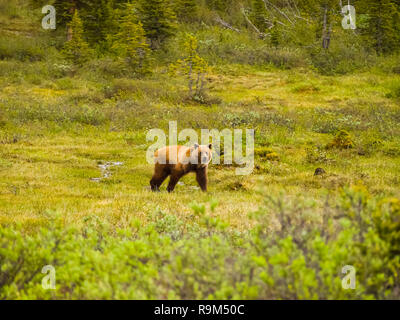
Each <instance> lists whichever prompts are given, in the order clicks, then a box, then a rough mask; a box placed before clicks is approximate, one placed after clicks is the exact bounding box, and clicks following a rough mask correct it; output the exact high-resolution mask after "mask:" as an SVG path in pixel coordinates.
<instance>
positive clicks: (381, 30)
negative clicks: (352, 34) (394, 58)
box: [362, 0, 400, 54]
mask: <svg viewBox="0 0 400 320" xmlns="http://www.w3.org/2000/svg"><path fill="white" fill-rule="evenodd" d="M363 4H364V7H362V9H363V10H365V12H366V13H367V15H368V27H367V28H365V29H364V30H363V34H364V36H365V37H366V38H367V40H369V42H370V43H371V45H372V46H373V47H374V48H375V50H376V52H378V53H379V54H381V53H388V52H390V51H393V50H398V49H399V47H400V43H399V41H400V14H399V8H398V6H397V5H396V4H395V3H394V1H391V0H366V1H364V2H363Z"/></svg>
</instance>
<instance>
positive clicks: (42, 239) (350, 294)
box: [0, 186, 400, 299]
mask: <svg viewBox="0 0 400 320" xmlns="http://www.w3.org/2000/svg"><path fill="white" fill-rule="evenodd" d="M399 203H400V201H399V199H377V198H374V197H372V196H371V195H370V194H369V193H368V192H367V191H366V190H365V188H363V187H359V186H355V187H352V188H348V189H344V190H343V192H342V196H341V198H340V201H339V202H337V203H336V205H331V206H326V207H325V208H322V210H316V206H315V204H312V203H311V204H310V203H308V202H304V201H302V200H301V199H288V198H282V197H280V198H272V197H269V196H266V201H265V205H263V206H262V207H260V209H259V210H258V211H257V212H254V213H252V214H251V217H252V219H253V220H254V227H253V228H252V229H251V230H249V231H244V232H239V231H235V230H232V229H231V228H229V225H228V224H227V223H225V222H224V221H222V220H221V219H219V218H218V216H216V215H215V213H214V209H215V207H216V206H217V202H216V201H212V202H211V203H210V204H209V206H208V205H204V204H199V203H196V202H193V203H192V204H191V207H192V209H193V214H192V215H189V216H187V217H185V218H181V219H179V218H177V217H176V216H175V215H170V214H168V213H165V212H162V211H160V210H156V211H155V213H154V214H152V215H150V216H148V222H147V223H145V224H144V223H143V222H139V221H138V220H136V219H134V218H133V219H132V220H131V221H130V223H129V225H130V226H129V227H127V228H124V229H113V228H111V227H110V226H109V225H108V224H106V223H104V222H102V221H101V220H100V219H99V218H97V217H96V216H88V217H86V218H85V219H84V221H85V226H84V227H83V228H82V229H79V230H78V229H74V228H71V227H69V226H66V225H64V224H63V222H62V221H63V220H62V219H61V217H58V215H57V213H54V212H51V211H48V212H47V215H48V217H49V222H48V227H47V228H43V229H41V230H40V231H38V232H33V233H31V234H30V235H27V234H26V233H25V232H24V230H22V229H21V228H20V227H18V226H9V227H5V226H1V227H0V264H1V273H0V298H2V299H27V298H29V299H278V298H279V299H366V298H368V299H369V298H376V299H383V298H393V299H395V298H397V299H398V298H399V285H400V281H399V280H400V279H399V271H400V270H399V266H400V263H399V262H400V261H399V258H400V255H399V250H400V237H399V234H400V224H399V221H400V219H399V217H400V206H399ZM208 207H210V209H208ZM45 265H52V266H53V267H54V268H55V270H56V289H55V290H44V289H43V288H42V285H41V282H42V279H43V277H44V274H42V273H41V270H42V268H43V266H45ZM345 265H351V266H354V268H355V270H356V289H355V290H345V289H343V288H342V277H343V275H342V274H341V271H342V268H343V266H345Z"/></svg>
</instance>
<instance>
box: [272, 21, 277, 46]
mask: <svg viewBox="0 0 400 320" xmlns="http://www.w3.org/2000/svg"><path fill="white" fill-rule="evenodd" d="M271 44H272V45H273V46H274V47H275V48H276V47H278V46H279V30H278V25H277V23H275V24H274V27H273V28H272V30H271Z"/></svg>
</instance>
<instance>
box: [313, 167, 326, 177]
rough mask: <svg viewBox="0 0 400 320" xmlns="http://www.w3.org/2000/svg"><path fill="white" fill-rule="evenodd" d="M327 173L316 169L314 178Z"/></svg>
mask: <svg viewBox="0 0 400 320" xmlns="http://www.w3.org/2000/svg"><path fill="white" fill-rule="evenodd" d="M325 173H326V171H325V170H324V169H322V168H317V169H315V172H314V176H321V175H323V174H325Z"/></svg>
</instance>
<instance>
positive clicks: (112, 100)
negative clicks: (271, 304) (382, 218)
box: [0, 61, 400, 230]
mask: <svg viewBox="0 0 400 320" xmlns="http://www.w3.org/2000/svg"><path fill="white" fill-rule="evenodd" d="M1 63H2V65H3V66H5V67H7V66H8V65H15V62H13V61H9V62H7V61H3V62H1ZM228 67H229V68H228ZM228 67H227V69H226V71H225V72H224V73H219V72H218V70H214V72H213V73H212V74H211V75H209V77H208V78H209V95H210V96H213V97H219V98H220V101H221V102H220V103H219V104H217V105H212V106H202V105H193V104H192V103H190V104H188V103H187V102H185V101H186V100H185V99H184V96H185V93H184V90H185V89H184V79H169V78H168V77H167V76H165V75H162V74H161V73H156V74H154V75H153V76H152V78H151V79H148V80H144V81H138V80H129V79H125V80H124V79H122V80H118V79H116V80H110V79H108V78H103V77H102V76H101V74H97V73H94V72H89V71H82V72H80V73H78V74H77V75H75V76H73V77H71V76H64V77H62V78H57V77H55V76H54V75H52V73H51V72H46V71H45V69H46V68H50V69H51V68H53V65H52V64H42V63H38V62H32V63H24V64H23V65H20V66H18V67H17V69H16V70H15V69H14V70H15V71H14V72H20V73H21V80H20V81H18V82H15V78H13V77H12V76H9V75H7V74H2V76H1V78H0V87H1V93H0V105H1V108H2V110H3V112H2V113H0V116H1V117H2V118H0V120H1V119H2V126H1V128H0V143H1V144H0V146H1V148H0V159H1V161H0V223H1V224H3V225H8V224H14V223H17V222H18V223H22V224H23V225H24V226H25V227H26V228H27V229H34V227H35V226H38V225H46V218H45V215H44V213H45V212H46V210H55V211H58V212H60V213H61V214H62V215H63V217H64V219H65V221H67V222H68V223H71V224H76V225H80V224H81V223H82V219H84V218H85V217H86V216H88V215H92V214H94V215H97V216H99V217H101V218H103V219H105V220H107V221H109V222H111V223H112V224H114V225H115V226H121V225H123V224H124V221H126V219H127V217H131V216H135V217H137V218H139V219H141V218H142V217H144V216H145V215H146V214H148V213H150V212H152V211H153V210H154V208H155V207H160V208H161V209H162V210H165V211H166V212H168V213H171V214H175V215H177V216H178V217H182V216H184V215H186V214H188V213H189V212H190V209H189V203H191V201H192V200H194V199H196V200H197V201H199V202H206V201H208V200H210V199H218V201H219V202H220V205H219V206H218V209H217V214H218V215H219V216H220V217H221V218H222V219H224V220H226V221H227V222H228V223H229V224H230V226H231V227H232V228H235V229H238V230H245V229H246V228H248V227H249V221H248V219H247V213H248V212H249V211H252V210H256V209H257V207H258V206H259V204H260V203H261V201H262V197H261V196H259V195H258V194H257V189H258V188H259V187H260V186H261V187H262V186H264V187H265V188H267V191H268V193H269V194H279V193H281V192H284V193H285V194H287V195H289V196H291V197H296V196H298V195H303V196H306V197H308V198H310V199H316V200H317V201H321V203H322V202H323V199H324V197H325V195H326V194H327V193H330V194H332V195H333V197H335V195H336V194H338V192H339V190H340V189H341V188H342V187H344V186H347V185H351V184H359V183H362V184H364V185H365V186H366V187H367V188H368V189H369V190H370V192H372V193H374V194H381V195H387V196H396V197H398V196H400V192H399V190H400V188H399V186H400V179H399V178H398V177H399V176H400V161H399V153H398V152H399V145H400V143H399V142H400V140H399V136H400V128H399V121H398V119H399V116H400V111H399V106H398V103H397V101H396V100H395V99H392V98H390V97H387V96H386V95H385V92H386V90H388V89H387V88H388V84H390V83H393V81H394V78H395V76H393V75H381V74H371V73H361V74H352V75H345V76H338V77H327V76H321V75H318V74H315V73H312V72H307V73H304V72H303V70H301V69H300V70H291V71H282V70H277V69H269V70H262V69H260V68H253V67H252V68H250V69H246V70H241V68H236V67H235V65H230V66H228ZM18 68H20V69H19V70H20V71H18ZM22 69H23V70H26V71H23V70H22ZM39 69H40V70H41V72H42V73H41V77H40V83H37V84H35V81H31V79H30V78H29V77H25V76H24V75H25V74H24V73H23V72H26V75H29V73H30V72H32V74H34V73H35V71H39ZM228 69H229V70H228ZM29 70H32V71H29ZM160 72H162V70H160ZM396 77H397V78H399V76H396ZM165 83H167V86H165V85H164V84H165ZM389 87H390V86H389ZM315 88H318V89H315ZM110 90H111V91H110ZM109 92H111V94H110V93H109ZM173 120H176V121H177V122H178V130H182V129H184V128H188V127H189V128H191V127H192V128H196V129H198V128H209V129H212V128H218V129H222V128H225V127H228V128H231V127H237V128H254V129H256V147H257V146H262V145H266V146H269V147H270V148H272V149H273V150H274V152H276V153H277V154H278V155H279V161H269V160H265V159H264V160H263V159H256V164H257V168H256V169H255V170H254V172H253V173H252V174H251V175H250V176H245V177H240V176H236V175H235V173H234V169H233V168H229V167H221V166H211V169H210V172H209V178H210V188H209V189H210V190H209V192H208V193H207V194H203V193H201V192H200V191H198V190H196V189H195V188H194V187H195V186H196V182H195V179H194V176H187V177H185V178H184V179H183V180H182V182H183V183H184V186H183V185H178V187H177V189H176V190H175V192H174V193H173V194H167V193H166V191H162V192H161V193H152V192H150V191H149V188H148V186H149V180H150V177H151V174H152V165H151V164H148V163H146V160H145V152H146V149H147V147H148V146H149V145H150V144H151V143H149V142H146V140H145V135H146V132H147V131H148V130H149V129H151V128H161V129H164V130H166V132H167V128H168V127H167V126H168V122H169V121H173ZM341 129H345V130H347V131H349V132H350V134H351V136H352V137H353V139H354V142H355V148H353V149H349V150H325V149H324V147H325V145H327V144H328V143H329V142H330V141H331V140H332V139H333V137H334V135H335V134H336V132H337V131H338V130H341ZM378 140H379V142H380V143H379V144H377V145H374V144H373V142H374V141H378ZM317 149H318V150H320V151H319V152H320V153H322V157H320V158H318V157H317V158H315V157H314V158H313V157H310V156H308V154H309V153H310V152H315V150H317ZM313 150H314V151H313ZM99 161H122V162H123V163H124V164H123V166H120V167H115V168H113V169H112V177H111V178H109V179H106V180H104V181H101V182H93V181H91V180H90V179H91V178H94V177H98V176H99V175H100V169H99V168H98V167H97V165H98V162H99ZM316 167H323V168H324V169H325V170H326V171H327V175H325V176H324V177H314V176H313V173H314V170H315V168H316ZM163 190H165V185H164V186H163Z"/></svg>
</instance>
